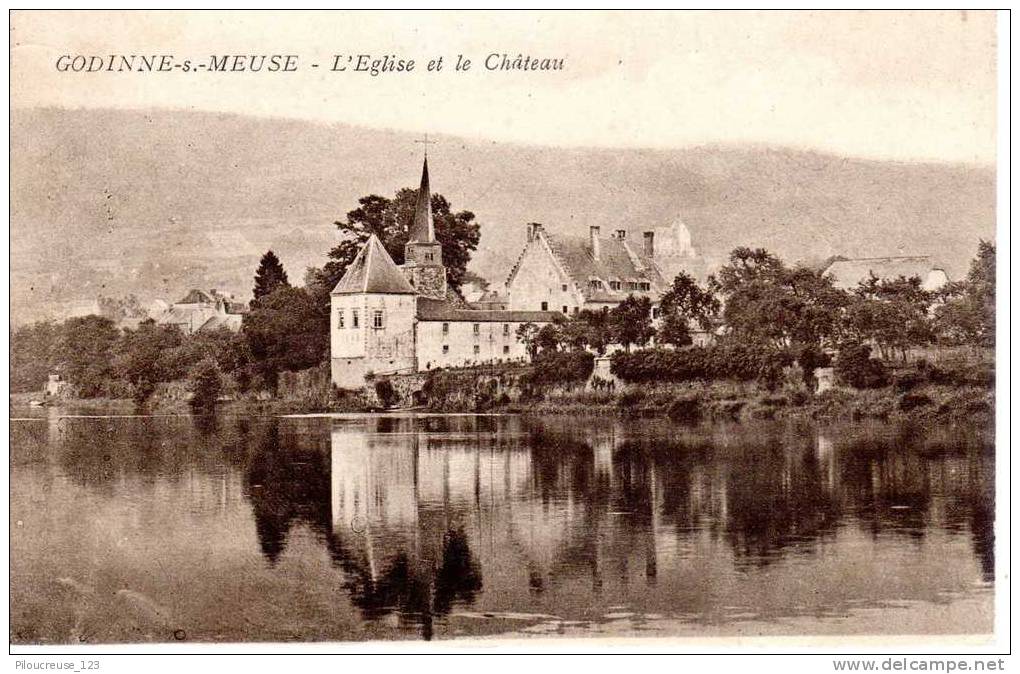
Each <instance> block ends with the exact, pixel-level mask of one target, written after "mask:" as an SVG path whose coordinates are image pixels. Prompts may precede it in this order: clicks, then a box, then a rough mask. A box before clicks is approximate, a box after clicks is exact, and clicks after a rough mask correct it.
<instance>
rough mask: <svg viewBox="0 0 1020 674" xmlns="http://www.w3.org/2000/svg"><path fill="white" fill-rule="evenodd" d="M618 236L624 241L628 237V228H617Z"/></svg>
mask: <svg viewBox="0 0 1020 674" xmlns="http://www.w3.org/2000/svg"><path fill="white" fill-rule="evenodd" d="M616 238H617V239H619V240H620V241H623V240H624V239H626V238H627V230H626V229H618V230H616Z"/></svg>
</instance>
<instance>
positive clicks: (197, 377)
mask: <svg viewBox="0 0 1020 674" xmlns="http://www.w3.org/2000/svg"><path fill="white" fill-rule="evenodd" d="M188 380H189V388H190V389H191V393H192V397H191V407H192V408H193V409H194V410H195V411H196V412H209V411H211V410H212V409H213V408H214V407H215V406H216V399H217V398H219V395H220V391H221V390H222V389H223V379H222V376H221V375H220V368H219V366H218V365H217V364H216V361H214V360H212V359H211V358H206V359H204V360H201V361H199V362H198V363H197V364H195V366H194V367H193V368H191V372H190V373H189V374H188Z"/></svg>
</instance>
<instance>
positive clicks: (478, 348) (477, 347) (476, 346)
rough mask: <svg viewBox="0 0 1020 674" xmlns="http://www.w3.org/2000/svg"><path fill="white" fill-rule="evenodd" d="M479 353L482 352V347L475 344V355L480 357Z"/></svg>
mask: <svg viewBox="0 0 1020 674" xmlns="http://www.w3.org/2000/svg"><path fill="white" fill-rule="evenodd" d="M479 351H481V348H480V347H479V346H478V345H477V344H475V346H474V352H475V355H476V356H477V355H478V352H479Z"/></svg>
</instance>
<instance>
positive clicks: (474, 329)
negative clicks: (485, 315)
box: [471, 323, 480, 335]
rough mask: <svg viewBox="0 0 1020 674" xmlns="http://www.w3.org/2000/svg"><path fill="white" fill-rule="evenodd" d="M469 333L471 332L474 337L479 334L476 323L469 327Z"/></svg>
mask: <svg viewBox="0 0 1020 674" xmlns="http://www.w3.org/2000/svg"><path fill="white" fill-rule="evenodd" d="M471 332H472V334H475V335H477V334H479V332H480V330H479V325H478V324H477V323H473V324H472V325H471Z"/></svg>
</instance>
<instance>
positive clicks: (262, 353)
mask: <svg viewBox="0 0 1020 674" xmlns="http://www.w3.org/2000/svg"><path fill="white" fill-rule="evenodd" d="M241 330H242V332H243V333H244V336H245V338H246V340H247V343H248V350H249V353H250V357H251V360H252V365H253V367H254V368H255V370H256V371H257V372H258V373H259V374H260V375H261V376H262V379H263V383H264V384H265V385H267V386H268V387H269V388H271V389H275V388H276V382H277V378H278V376H279V373H280V372H281V371H284V370H289V371H294V370H303V369H305V368H309V367H312V366H314V365H318V364H319V363H321V362H323V361H324V360H325V359H326V357H327V355H328V353H329V316H328V314H323V312H322V311H321V310H320V307H318V306H316V304H315V300H314V298H313V297H312V295H311V294H310V293H309V292H308V291H306V290H305V289H304V288H294V287H291V286H280V287H277V288H276V290H274V291H273V292H271V293H270V294H268V295H266V296H265V297H262V298H261V299H260V300H259V302H258V305H257V306H256V307H255V308H254V309H253V310H252V311H250V312H248V313H247V314H245V316H244V319H243V322H242V324H241Z"/></svg>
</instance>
